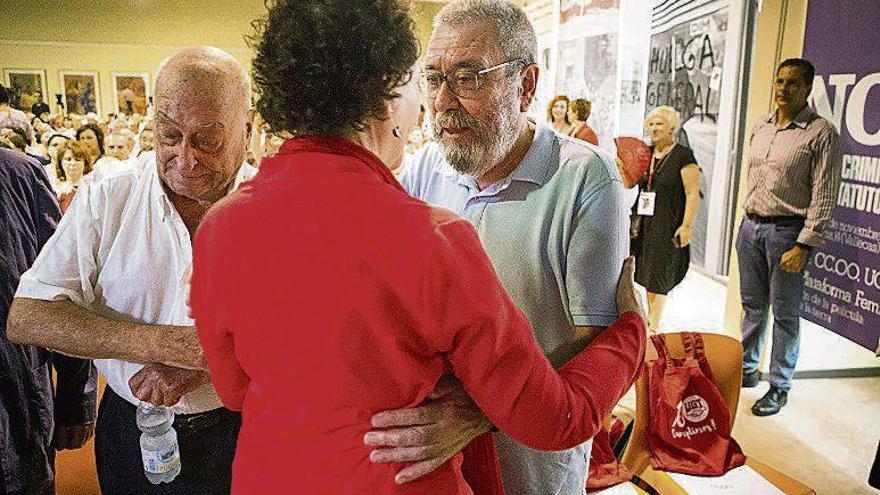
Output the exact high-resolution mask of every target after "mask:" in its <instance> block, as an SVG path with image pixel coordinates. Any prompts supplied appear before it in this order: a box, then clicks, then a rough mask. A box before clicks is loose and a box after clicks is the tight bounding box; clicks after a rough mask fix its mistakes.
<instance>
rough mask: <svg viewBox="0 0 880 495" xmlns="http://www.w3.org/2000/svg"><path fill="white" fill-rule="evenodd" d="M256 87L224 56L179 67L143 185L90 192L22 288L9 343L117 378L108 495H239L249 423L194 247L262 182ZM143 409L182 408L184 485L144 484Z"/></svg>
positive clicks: (106, 403)
mask: <svg viewBox="0 0 880 495" xmlns="http://www.w3.org/2000/svg"><path fill="white" fill-rule="evenodd" d="M250 96H251V91H250V83H249V81H248V78H247V74H246V73H245V72H244V70H243V69H242V67H241V65H240V64H239V63H238V61H236V60H235V59H234V58H233V57H232V56H230V55H229V54H227V53H225V52H223V51H221V50H218V49H215V48H206V47H203V48H192V49H187V50H184V51H182V52H180V53H177V54H176V55H173V56H172V57H170V58H169V59H167V60H166V61H164V62H163V63H162V65H161V66H160V67H159V72H158V76H157V78H156V90H155V101H156V110H157V111H156V126H155V129H156V158H155V160H154V161H152V162H151V163H148V164H147V166H146V167H145V169H144V172H143V174H142V175H141V176H140V178H138V175H137V174H136V173H135V172H134V171H131V170H123V171H120V172H118V173H112V174H108V175H107V176H105V177H102V178H101V179H100V180H98V181H94V182H91V183H89V184H86V185H84V186H82V187H81V188H80V189H79V191H78V192H77V195H76V200H75V201H74V202H73V204H72V205H71V208H70V210H68V212H67V215H66V216H65V217H64V219H63V220H62V222H61V225H60V226H59V228H58V230H57V232H56V233H55V235H54V236H53V237H52V238H51V239H50V240H49V241H48V243H47V244H46V246H45V248H44V249H43V251H42V252H41V253H40V255H39V257H38V258H37V260H36V262H35V264H34V266H33V267H32V268H31V269H30V270H29V271H27V272H26V273H25V274H24V275H23V276H22V278H21V284H20V286H19V288H18V292H17V293H16V297H15V300H14V302H13V305H12V308H11V310H10V314H9V324H8V335H9V339H10V340H12V341H16V342H19V343H28V344H33V345H38V346H42V347H47V348H49V349H53V350H56V351H59V352H62V353H65V354H69V355H72V356H79V357H86V358H92V359H95V365H96V366H97V367H98V369H99V370H100V371H101V373H102V374H103V375H104V377H106V379H107V384H108V385H109V387H108V388H107V389H106V390H105V392H104V396H103V398H102V400H101V405H100V408H99V411H98V421H97V431H96V439H95V442H96V443H95V454H96V458H97V464H98V478H99V481H100V484H101V490H102V492H103V493H104V494H105V495H112V494H117V493H119V494H122V493H125V494H130V493H160V492H161V493H181V494H184V493H186V494H192V493H199V494H212V493H218V494H219V493H224V494H226V493H229V490H230V472H231V464H232V459H233V455H234V452H235V443H236V438H237V435H238V430H239V428H240V425H241V418H240V416H239V415H238V414H237V413H233V412H231V411H229V410H226V409H224V408H222V407H221V403H220V400H219V398H218V397H217V395H216V393H215V391H214V388H213V386H212V385H211V379H210V376H209V375H208V373H207V371H206V366H205V362H204V358H203V354H202V349H201V347H200V345H199V341H198V336H197V334H196V331H195V328H194V327H193V321H192V320H191V319H190V317H189V309H188V307H187V297H188V292H189V274H190V267H191V266H192V248H191V240H192V237H193V235H194V234H195V231H196V229H197V228H198V226H199V222H200V221H201V219H202V216H203V215H204V214H205V212H206V211H207V210H208V208H210V207H211V205H212V204H214V203H215V202H216V201H217V200H219V199H220V198H222V197H223V196H225V195H226V194H228V193H229V192H231V191H232V190H234V189H235V188H236V187H237V186H238V185H239V184H240V183H241V182H242V180H244V179H245V177H249V176H252V175H253V173H254V172H255V170H254V169H253V168H251V167H250V166H246V165H243V164H242V162H243V159H244V157H245V153H246V148H247V142H248V140H249V137H250V133H251V125H252V112H251V109H250ZM140 400H144V401H149V402H151V403H154V404H163V405H169V406H171V405H173V409H174V412H175V413H176V418H177V419H176V420H175V428H176V430H177V434H178V441H179V445H180V455H181V463H182V471H181V473H180V474H179V475H178V476H177V478H176V479H175V480H174V481H173V482H171V483H170V484H168V485H158V486H154V485H152V484H150V482H149V481H147V479H146V477H145V476H144V474H143V468H142V461H141V455H140V446H139V440H138V439H139V436H140V431H139V430H138V428H137V425H136V422H135V412H136V405H137V404H138V402H139V401H140Z"/></svg>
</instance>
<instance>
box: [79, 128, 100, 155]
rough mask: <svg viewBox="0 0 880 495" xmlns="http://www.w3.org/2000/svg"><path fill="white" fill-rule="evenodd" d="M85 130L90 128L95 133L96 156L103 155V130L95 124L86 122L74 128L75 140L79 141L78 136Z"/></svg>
mask: <svg viewBox="0 0 880 495" xmlns="http://www.w3.org/2000/svg"><path fill="white" fill-rule="evenodd" d="M87 130H91V131H92V132H94V133H95V137H96V138H98V153H99V155H98V156H104V131H102V130H101V128H100V127H98V126H97V125H95V124H86V125H84V126H82V127H80V128H79V129H77V130H76V140H77V141H79V137H80V136H81V135H82V133H84V132H85V131H87Z"/></svg>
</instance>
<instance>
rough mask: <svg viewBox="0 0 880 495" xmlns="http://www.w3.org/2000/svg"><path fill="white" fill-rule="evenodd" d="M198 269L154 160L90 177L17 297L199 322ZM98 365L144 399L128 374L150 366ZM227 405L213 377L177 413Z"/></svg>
mask: <svg viewBox="0 0 880 495" xmlns="http://www.w3.org/2000/svg"><path fill="white" fill-rule="evenodd" d="M253 175H254V169H253V167H250V166H249V165H243V166H242V168H241V169H240V170H239V173H238V175H237V177H236V179H235V181H234V182H233V184H232V186H231V188H230V191H232V190H234V189H235V188H237V187H238V186H239V184H240V183H241V182H242V177H252V176H253ZM96 179H97V178H96ZM191 268H192V243H191V239H190V235H189V232H188V231H187V229H186V225H184V223H183V219H182V218H181V217H180V215H179V214H178V213H177V211H176V210H175V209H174V206H173V205H172V204H171V201H170V199H169V198H168V196H167V195H166V194H165V190H164V189H163V187H162V185H161V182H160V179H159V176H158V173H157V171H156V165H155V161H153V162H151V163H149V164H148V165H147V166H146V168H145V169H144V173H143V175H142V176H141V177H140V178H138V175H137V174H136V173H135V171H134V170H133V169H130V168H126V169H123V170H118V171H112V172H109V173H107V174H105V175H104V176H103V177H101V178H100V180H94V179H93V180H89V181H84V183H83V184H82V185H81V186H80V187H79V189H78V191H77V194H76V197H75V199H74V201H73V203H72V204H71V206H70V209H69V210H68V211H67V213H66V214H65V215H64V217H63V218H62V220H61V223H60V224H59V225H58V230H56V232H55V234H54V235H53V236H52V238H51V239H49V241H48V242H47V243H46V245H45V247H44V248H43V250H42V251H41V252H40V255H39V256H38V257H37V260H36V261H35V262H34V265H33V267H31V269H30V270H28V271H27V272H25V273H24V274H23V275H22V277H21V283H20V285H19V287H18V292H17V293H16V297H26V298H32V299H42V300H47V301H57V300H62V299H69V300H71V301H72V302H73V303H74V304H77V305H79V306H81V307H83V308H86V309H88V310H90V311H94V312H95V313H97V314H99V315H101V316H104V317H107V318H111V319H114V320H125V321H133V322H140V323H146V324H152V325H186V326H191V325H193V320H192V319H191V318H190V317H189V308H188V306H187V295H188V292H189V287H188V286H189V273H190V271H191ZM95 366H97V368H98V370H100V372H101V373H102V374H103V375H104V377H105V378H106V379H107V384H108V385H109V386H110V388H112V389H113V391H114V392H116V393H117V394H118V395H119V396H120V397H123V398H124V399H126V400H127V401H129V402H130V403H132V404H135V405H137V404H138V403H139V400H138V399H136V398H135V397H134V395H133V394H132V393H131V390H130V388H129V386H128V381H129V379H130V378H131V377H132V376H133V375H134V374H135V373H137V372H138V371H140V369H141V368H142V367H143V365H141V364H135V363H129V362H126V361H120V360H116V359H97V360H95ZM220 406H221V403H220V399H219V398H218V397H217V394H216V392H215V391H214V387H213V386H212V385H211V384H210V383H209V384H206V385H203V386H202V387H200V388H198V389H197V390H194V391H192V392H190V393H189V394H187V395H185V396H184V397H183V398H182V399H181V401H180V402H179V403H178V404H177V405H176V406H174V412H175V413H178V414H192V413H197V412H203V411H208V410H212V409H216V408H218V407H220Z"/></svg>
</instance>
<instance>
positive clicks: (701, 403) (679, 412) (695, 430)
mask: <svg viewBox="0 0 880 495" xmlns="http://www.w3.org/2000/svg"><path fill="white" fill-rule="evenodd" d="M708 417H709V403H708V402H706V399H704V398H702V397H700V396H699V395H690V396H688V397H686V398H685V399H683V400H682V401H680V402H679V403H678V405H677V406H676V408H675V420H673V421H672V428H671V432H672V438H683V437H684V438H687V439H688V440H690V439H691V437H693V436H696V435H699V434H702V433H709V432H713V431H715V430H717V429H718V427H717V426H716V425H715V420H714V419H710V420H709V422H708V423H707V424H705V425H702V426H697V427H694V426H688V425H687V423H700V422H702V421H705V419H706V418H708Z"/></svg>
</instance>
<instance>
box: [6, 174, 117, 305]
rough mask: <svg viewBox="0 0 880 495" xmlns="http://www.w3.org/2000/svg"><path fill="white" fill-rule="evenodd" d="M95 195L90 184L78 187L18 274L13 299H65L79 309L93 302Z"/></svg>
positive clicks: (96, 242) (97, 239)
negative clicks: (31, 261)
mask: <svg viewBox="0 0 880 495" xmlns="http://www.w3.org/2000/svg"><path fill="white" fill-rule="evenodd" d="M99 194H100V193H99V192H98V191H93V190H92V187H91V185H90V184H86V185H83V186H82V187H80V189H79V190H78V192H77V195H76V198H75V199H74V201H73V203H72V204H71V206H70V209H69V210H68V211H67V213H66V214H65V215H64V217H62V219H61V222H60V223H59V224H58V228H57V230H55V233H54V234H52V236H51V237H50V238H49V240H48V242H46V244H45V245H44V246H43V249H42V250H41V251H40V254H39V255H38V256H37V259H36V260H35V261H34V264H33V266H31V268H30V269H29V270H28V271H26V272H25V273H23V274H22V276H21V280H20V282H19V286H18V290H17V291H16V293H15V297H24V298H29V299H41V300H45V301H58V300H63V299H67V300H70V301H72V302H73V303H74V304H77V305H79V306H82V307H88V306H89V305H91V303H92V302H94V300H95V294H94V286H95V282H96V280H97V277H98V262H97V255H98V249H99V243H100V242H101V239H100V235H99V230H100V221H99V220H98V218H97V217H96V211H98V208H99V206H100V205H98V204H97V203H100V202H101V199H100V198H98V197H97V196H98V195H99ZM56 208H57V206H56Z"/></svg>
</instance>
